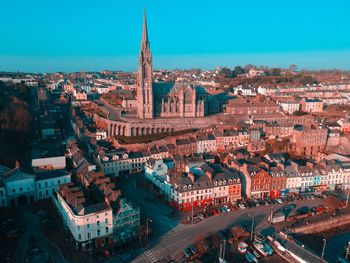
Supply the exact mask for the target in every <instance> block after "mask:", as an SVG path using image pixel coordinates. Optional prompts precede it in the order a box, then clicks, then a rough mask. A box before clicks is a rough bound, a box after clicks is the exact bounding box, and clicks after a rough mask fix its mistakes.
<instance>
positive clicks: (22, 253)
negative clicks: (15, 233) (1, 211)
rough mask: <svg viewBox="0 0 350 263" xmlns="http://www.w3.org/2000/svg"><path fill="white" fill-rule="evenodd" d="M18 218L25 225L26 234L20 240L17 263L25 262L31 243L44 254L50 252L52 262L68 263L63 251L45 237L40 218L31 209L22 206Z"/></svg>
mask: <svg viewBox="0 0 350 263" xmlns="http://www.w3.org/2000/svg"><path fill="white" fill-rule="evenodd" d="M17 217H18V222H19V223H20V224H22V225H24V227H25V229H26V232H25V233H24V234H23V235H22V236H21V238H20V243H19V246H18V248H17V251H16V256H15V262H16V263H23V262H25V258H26V254H27V252H28V248H29V247H30V246H31V245H32V244H33V242H30V241H35V242H36V243H37V245H38V246H40V248H41V249H42V250H43V251H44V252H48V253H49V258H50V260H51V262H53V263H66V260H65V259H64V257H63V255H62V253H61V251H60V250H59V249H58V248H57V247H56V246H55V245H54V244H52V243H51V242H50V241H49V240H47V239H46V238H45V237H44V236H43V234H42V232H41V228H40V223H39V221H38V218H37V216H36V215H35V214H33V212H32V211H31V209H30V207H28V206H21V207H20V208H19V209H18V213H17Z"/></svg>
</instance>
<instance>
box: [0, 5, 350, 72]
mask: <svg viewBox="0 0 350 263" xmlns="http://www.w3.org/2000/svg"><path fill="white" fill-rule="evenodd" d="M0 3H1V16H0V24H1V25H2V27H1V37H0V70H9V71H15V70H20V71H34V72H38V71H45V72H47V71H56V70H62V71H80V70H102V69H111V70H135V69H136V67H137V55H138V51H139V46H140V38H141V23H142V15H143V9H144V8H145V7H146V9H147V19H148V32H149V38H150V41H151V49H152V52H153V57H154V60H153V62H154V67H155V68H170V69H171V68H190V67H202V68H213V67H215V66H218V65H222V66H235V65H238V64H242V65H245V64H248V63H252V64H257V65H261V64H264V65H268V66H288V65H290V64H292V63H295V64H297V65H299V66H300V68H311V69H319V68H343V69H350V15H349V10H350V1H349V0H333V1H325V0H318V1H316V0H284V1H281V0H278V1H277V0H269V1H262V0H260V1H257V0H250V1H236V0H220V1H206V0H201V1H199V0H198V1H197V0H192V1H190V0H187V1H183V0H177V1H170V0H153V1H142V0H127V1H119V0H101V1H90V0H85V1H84V0H70V1H68V0H50V1H44V0H32V1H28V0H11V1H6V0H0Z"/></svg>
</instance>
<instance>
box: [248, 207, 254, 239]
mask: <svg viewBox="0 0 350 263" xmlns="http://www.w3.org/2000/svg"><path fill="white" fill-rule="evenodd" d="M248 216H250V217H251V218H252V229H251V230H250V242H252V241H253V230H254V216H252V215H251V214H248Z"/></svg>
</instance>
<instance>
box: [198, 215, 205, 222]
mask: <svg viewBox="0 0 350 263" xmlns="http://www.w3.org/2000/svg"><path fill="white" fill-rule="evenodd" d="M197 217H198V218H199V219H200V220H202V221H203V220H204V219H205V216H204V215H203V214H198V215H197Z"/></svg>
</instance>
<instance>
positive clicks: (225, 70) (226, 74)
mask: <svg viewBox="0 0 350 263" xmlns="http://www.w3.org/2000/svg"><path fill="white" fill-rule="evenodd" d="M219 75H221V76H223V77H224V78H231V77H232V70H231V69H230V68H228V67H223V68H222V69H221V70H220V71H219Z"/></svg>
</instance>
